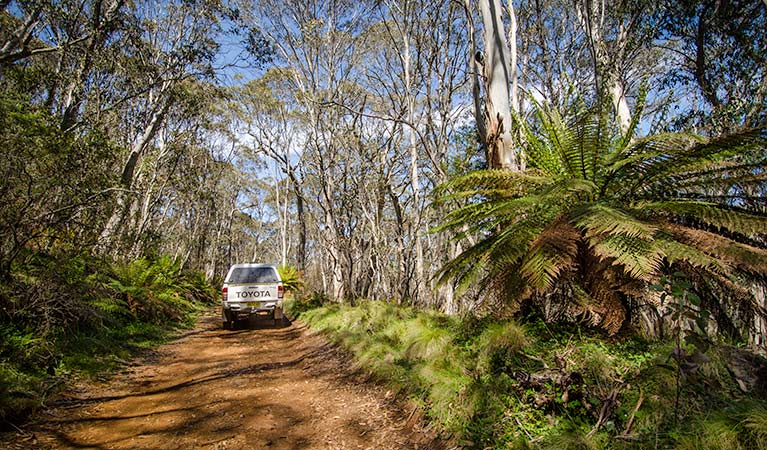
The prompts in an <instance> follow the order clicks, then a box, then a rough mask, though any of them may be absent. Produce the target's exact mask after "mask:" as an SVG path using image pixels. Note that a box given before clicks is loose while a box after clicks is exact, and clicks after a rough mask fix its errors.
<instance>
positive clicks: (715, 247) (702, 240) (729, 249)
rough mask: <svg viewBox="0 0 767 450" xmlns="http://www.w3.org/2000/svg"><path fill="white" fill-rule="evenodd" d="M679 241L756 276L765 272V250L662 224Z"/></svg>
mask: <svg viewBox="0 0 767 450" xmlns="http://www.w3.org/2000/svg"><path fill="white" fill-rule="evenodd" d="M664 229H665V231H667V232H668V233H669V234H671V235H672V236H673V237H674V239H676V240H678V241H679V242H681V243H683V244H686V245H689V246H691V247H694V248H696V249H698V250H699V251H701V252H704V253H705V254H707V255H709V256H711V257H713V258H716V259H717V260H719V262H720V263H721V264H725V265H727V266H728V267H730V268H731V269H730V270H731V271H738V272H742V273H747V274H751V275H756V276H763V275H764V274H765V273H767V250H765V249H761V248H757V247H752V246H750V245H746V244H741V243H739V242H736V241H733V240H732V239H729V238H727V237H725V236H722V235H719V234H716V233H712V232H709V231H704V230H698V229H694V228H689V227H685V226H682V225H677V224H668V225H666V226H664Z"/></svg>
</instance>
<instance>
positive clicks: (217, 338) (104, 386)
mask: <svg viewBox="0 0 767 450" xmlns="http://www.w3.org/2000/svg"><path fill="white" fill-rule="evenodd" d="M415 411H416V409H412V406H410V405H408V404H407V403H406V402H403V401H401V400H398V399H396V396H395V395H394V394H392V393H391V392H389V391H387V389H386V387H384V386H380V385H376V384H374V383H372V382H370V381H369V380H367V379H366V377H365V376H364V374H360V373H359V372H356V371H355V370H354V368H353V364H352V362H351V360H350V359H349V357H348V356H347V355H345V354H343V353H342V352H340V351H338V350H336V349H335V348H334V347H332V346H330V345H328V343H327V341H326V340H325V339H324V338H322V337H321V336H319V335H316V334H314V333H312V332H310V331H309V330H307V329H306V328H305V326H303V325H302V324H301V323H300V322H296V323H293V324H290V325H287V326H282V327H273V326H266V325H263V324H259V323H251V324H249V325H248V324H245V325H241V326H240V328H239V329H237V330H235V331H229V330H223V329H222V327H221V321H220V318H219V315H218V312H217V311H213V310H211V311H209V312H207V313H206V314H205V315H203V316H202V317H201V319H200V321H199V322H198V325H197V327H196V328H195V329H193V330H191V331H188V332H186V333H184V334H183V335H181V336H180V337H179V338H178V339H176V340H174V341H172V342H171V343H169V344H167V345H164V346H163V347H161V348H159V349H158V350H156V351H153V352H151V353H149V354H146V355H144V356H142V357H141V358H139V359H136V360H134V361H131V362H130V363H129V364H128V365H127V366H126V367H125V368H124V369H123V370H122V371H121V372H119V373H116V374H115V375H113V376H111V377H110V378H109V379H103V380H101V381H89V382H81V383H79V384H77V385H75V386H73V387H72V388H71V389H69V390H68V391H67V392H65V393H64V394H63V395H62V396H61V398H60V399H59V400H57V401H55V402H53V405H52V407H51V408H49V409H48V410H47V411H45V412H44V413H42V414H41V415H40V416H39V417H38V418H37V419H36V420H35V421H34V422H33V423H31V424H29V425H27V427H26V428H25V429H24V430H23V431H20V432H18V433H16V434H14V435H12V436H7V435H6V436H5V437H4V438H3V439H0V447H3V448H11V449H27V448H55V449H58V448H78V449H82V448H90V449H168V448H174V449H181V448H183V449H191V448H200V449H202V448H204V449H384V448H385V449H405V448H407V449H419V448H420V449H439V448H443V447H444V444H443V443H441V442H440V441H439V440H438V439H436V438H435V436H434V433H433V432H430V431H429V430H426V429H424V428H423V427H422V422H421V419H420V417H419V415H418V414H416V413H415Z"/></svg>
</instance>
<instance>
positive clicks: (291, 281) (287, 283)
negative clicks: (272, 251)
mask: <svg viewBox="0 0 767 450" xmlns="http://www.w3.org/2000/svg"><path fill="white" fill-rule="evenodd" d="M277 270H278V271H279V272H280V278H282V285H283V287H285V290H286V291H287V292H300V291H301V290H302V289H303V288H304V280H303V274H302V273H301V271H299V270H298V268H296V267H294V266H289V265H284V266H280V267H278V268H277Z"/></svg>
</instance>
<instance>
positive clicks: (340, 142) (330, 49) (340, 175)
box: [241, 1, 370, 299]
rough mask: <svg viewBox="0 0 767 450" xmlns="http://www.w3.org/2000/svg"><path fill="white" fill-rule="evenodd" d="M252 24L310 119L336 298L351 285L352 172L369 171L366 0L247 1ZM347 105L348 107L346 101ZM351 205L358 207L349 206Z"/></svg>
mask: <svg viewBox="0 0 767 450" xmlns="http://www.w3.org/2000/svg"><path fill="white" fill-rule="evenodd" d="M241 9H242V12H243V18H244V19H245V20H246V21H247V22H248V26H249V27H251V28H253V29H255V30H257V31H258V33H260V34H261V35H263V36H264V38H265V39H266V40H267V41H268V42H269V44H270V45H271V46H272V47H273V49H274V60H273V64H275V65H277V66H281V67H283V71H284V74H285V75H286V79H287V80H288V81H289V82H290V89H291V91H292V93H293V96H294V97H295V99H296V102H295V104H296V105H297V106H298V107H299V108H300V111H298V112H300V114H301V115H303V117H304V118H305V119H304V120H305V124H306V125H305V127H306V128H305V133H306V135H307V136H306V139H305V141H304V142H305V143H306V147H305V148H302V149H300V150H299V151H300V152H301V154H302V159H303V164H302V173H303V174H304V177H305V178H308V179H310V180H305V181H304V183H307V182H311V183H316V185H315V187H314V189H315V191H314V192H315V193H316V196H314V198H313V200H314V203H313V206H314V207H315V208H314V210H315V211H314V212H315V213H316V214H317V222H316V223H317V224H318V229H317V230H316V231H317V232H318V233H317V235H318V237H319V239H320V241H319V242H320V245H318V246H316V247H315V248H317V249H318V250H319V251H320V255H318V256H319V258H320V259H321V260H322V261H323V264H322V265H323V266H324V267H325V268H328V270H318V272H319V273H318V274H317V275H318V276H319V277H320V278H321V279H322V280H323V284H324V285H326V286H328V290H329V291H330V292H331V293H332V295H333V296H334V297H335V298H339V299H340V298H344V297H345V296H346V294H347V292H348V290H349V287H350V284H351V283H350V276H351V273H352V271H351V270H350V268H349V267H348V266H349V261H350V260H351V259H352V258H351V257H352V255H349V254H348V252H347V250H349V246H347V245H346V242H348V239H349V233H351V232H353V231H354V227H353V226H350V224H351V223H354V218H353V217H349V216H348V214H349V213H350V211H352V210H353V208H351V207H352V205H351V204H350V203H349V202H350V201H351V200H352V198H351V197H349V195H350V194H351V193H350V192H348V190H346V187H347V186H348V183H347V182H348V181H349V180H348V179H347V175H350V174H351V173H352V172H355V171H360V170H362V169H363V168H362V167H360V166H354V165H352V164H354V162H353V160H352V159H350V158H349V157H350V156H351V155H352V153H353V151H354V150H355V149H357V147H358V144H359V142H357V141H356V140H355V139H354V124H355V123H356V121H357V120H358V119H359V115H358V114H355V113H354V111H356V110H359V109H360V108H359V104H360V102H362V103H364V97H363V96H359V95H358V93H359V91H358V90H356V89H355V87H354V86H355V84H356V80H355V77H356V76H358V72H357V70H358V68H359V67H360V66H361V64H362V61H361V60H360V52H359V46H360V45H361V41H360V36H361V34H362V31H363V30H364V29H365V27H366V22H367V21H368V20H369V13H370V5H369V4H367V3H366V2H321V1H312V2H298V1H289V2H282V3H280V4H279V5H277V4H273V3H269V2H252V3H251V2H248V3H247V4H243V5H242V7H241ZM340 105H344V106H340ZM350 208H351V209H350Z"/></svg>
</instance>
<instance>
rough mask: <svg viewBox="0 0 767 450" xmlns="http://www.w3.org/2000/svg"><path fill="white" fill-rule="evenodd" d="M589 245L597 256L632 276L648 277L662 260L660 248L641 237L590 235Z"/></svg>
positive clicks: (645, 278)
mask: <svg viewBox="0 0 767 450" xmlns="http://www.w3.org/2000/svg"><path fill="white" fill-rule="evenodd" d="M589 245H590V246H591V248H592V250H593V251H594V253H595V254H596V255H597V256H599V257H601V258H604V259H608V260H612V261H613V264H614V265H621V266H623V270H624V272H625V273H626V274H627V275H628V276H630V277H632V278H638V279H643V280H647V279H649V278H650V277H651V275H652V274H654V273H655V272H656V271H657V270H658V269H659V268H660V266H661V263H662V260H663V252H662V250H661V249H660V248H658V247H657V246H656V245H654V244H653V242H652V241H648V240H645V239H641V238H636V237H629V236H626V235H600V236H593V237H591V238H590V239H589Z"/></svg>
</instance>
